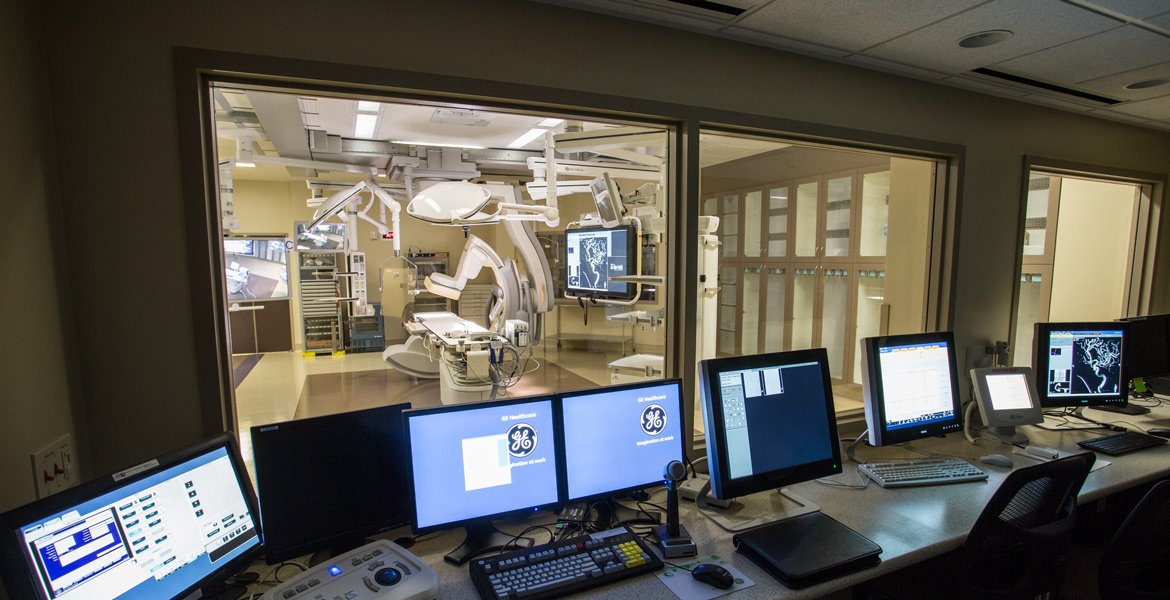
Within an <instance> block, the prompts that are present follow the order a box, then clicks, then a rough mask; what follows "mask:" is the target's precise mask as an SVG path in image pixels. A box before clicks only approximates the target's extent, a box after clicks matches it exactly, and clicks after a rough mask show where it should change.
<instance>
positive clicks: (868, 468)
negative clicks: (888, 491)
mask: <svg viewBox="0 0 1170 600" xmlns="http://www.w3.org/2000/svg"><path fill="white" fill-rule="evenodd" d="M858 468H859V469H860V470H861V472H862V473H865V474H866V475H868V476H869V478H870V479H872V480H874V481H876V482H877V483H878V485H880V486H882V487H905V486H910V485H938V484H940V483H963V482H967V481H983V480H985V479H987V473H984V472H983V471H982V470H980V469H979V467H976V466H975V465H972V464H971V463H969V462H966V461H962V460H959V459H957V458H932V459H927V460H914V461H899V462H887V463H867V464H863V465H861V466H860V467H858Z"/></svg>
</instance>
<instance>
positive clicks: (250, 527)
mask: <svg viewBox="0 0 1170 600" xmlns="http://www.w3.org/2000/svg"><path fill="white" fill-rule="evenodd" d="M255 507H256V499H255V494H254V493H253V492H252V487H251V484H250V482H249V481H248V474H247V472H246V471H245V470H244V466H243V461H242V460H240V455H239V449H238V447H237V445H236V442H235V438H234V437H232V436H231V435H230V434H222V435H220V436H218V437H216V438H212V439H210V440H207V441H206V442H203V443H201V444H198V445H196V446H194V447H191V448H187V449H184V450H181V451H179V452H175V453H172V454H168V455H166V456H163V457H160V458H158V459H155V460H152V461H150V462H147V463H144V464H142V465H139V466H137V467H134V468H132V469H129V470H127V471H123V472H121V473H117V474H114V475H112V476H106V477H101V478H98V479H95V480H93V481H90V482H87V483H84V484H82V485H80V486H77V487H74V488H70V489H67V490H65V491H63V492H60V493H58V494H57V495H54V496H50V497H48V498H45V499H43V500H40V501H38V502H35V503H33V504H29V505H27V506H24V507H21V508H18V509H15V510H12V511H9V512H7V513H5V514H4V515H0V528H2V529H0V535H2V536H3V539H2V542H0V573H2V574H3V577H4V586H5V588H6V589H7V591H8V593H9V595H10V596H11V597H12V598H37V599H38V600H49V599H50V598H52V599H63V600H83V599H84V600H115V599H117V600H160V599H161V600H167V599H178V598H188V597H202V596H203V595H214V594H215V593H218V592H217V588H218V587H222V584H223V582H224V580H226V579H227V577H229V576H231V575H232V574H234V573H235V572H237V571H238V570H240V569H242V568H244V567H246V566H247V565H248V564H249V563H250V562H251V561H252V560H253V559H254V558H255V557H256V556H258V554H259V553H260V550H261V545H260V539H261V538H260V528H259V527H257V523H256V519H255V515H256V510H255Z"/></svg>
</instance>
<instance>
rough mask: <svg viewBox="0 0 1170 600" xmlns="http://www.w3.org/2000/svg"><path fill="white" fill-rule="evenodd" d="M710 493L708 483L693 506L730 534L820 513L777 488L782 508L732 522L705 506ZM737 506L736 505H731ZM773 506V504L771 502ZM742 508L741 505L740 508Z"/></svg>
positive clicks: (794, 495)
mask: <svg viewBox="0 0 1170 600" xmlns="http://www.w3.org/2000/svg"><path fill="white" fill-rule="evenodd" d="M710 491H711V483H710V482H708V483H706V484H704V485H703V488H702V489H700V490H699V495H698V496H696V497H695V506H696V507H697V508H698V509H699V512H701V513H703V514H704V515H707V518H708V519H711V520H712V521H714V522H715V524H716V525H719V526H720V527H722V528H723V529H725V530H727V531H731V532H737V531H744V530H747V529H751V528H753V527H758V526H760V525H763V524H765V523H772V522H775V521H783V520H785V519H791V518H792V517H799V516H800V515H807V514H809V513H814V512H820V510H821V507H820V506H818V505H816V504H814V503H812V502H810V501H809V500H807V499H805V498H802V497H800V496H798V495H797V494H795V493H793V492H791V491H789V490H788V489H787V488H779V489H777V490H776V492H777V493H778V494H779V498H780V501H781V503H782V504H783V505H784V506H783V508H781V509H779V510H777V511H776V512H772V513H769V514H766V515H761V516H757V517H753V518H750V519H742V520H732V519H731V518H729V517H727V516H724V515H721V514H719V513H718V512H717V511H715V510H714V509H712V508H711V507H710V505H708V504H707V493H708V492H710ZM734 504H737V503H733V505H734ZM773 504H775V502H773ZM740 508H742V505H741V506H740Z"/></svg>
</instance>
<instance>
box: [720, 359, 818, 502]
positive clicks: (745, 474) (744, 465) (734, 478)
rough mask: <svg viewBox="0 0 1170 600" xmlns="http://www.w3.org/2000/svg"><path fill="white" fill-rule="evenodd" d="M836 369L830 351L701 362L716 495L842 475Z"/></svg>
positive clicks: (727, 494)
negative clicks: (832, 370)
mask: <svg viewBox="0 0 1170 600" xmlns="http://www.w3.org/2000/svg"><path fill="white" fill-rule="evenodd" d="M828 364H829V361H828V355H827V354H826V352H825V349H824V348H817V349H814V350H798V351H793V352H778V353H773V354H759V355H754V356H736V357H730V358H718V359H712V360H705V361H702V362H700V363H699V370H700V394H701V396H702V398H701V399H702V403H703V420H704V423H705V425H706V434H707V435H706V437H707V461H708V463H709V467H710V471H711V489H712V491H713V493H714V495H715V497H717V498H723V499H726V498H732V497H736V496H742V495H745V494H752V493H755V492H759V491H763V490H766V489H770V488H778V487H781V486H784V485H789V484H794V483H799V482H802V481H808V480H810V479H815V478H818V477H825V476H827V475H832V474H834V473H840V472H841V450H840V447H839V445H838V442H837V421H836V415H835V413H834V409H833V392H832V387H831V379H830V376H829V366H828Z"/></svg>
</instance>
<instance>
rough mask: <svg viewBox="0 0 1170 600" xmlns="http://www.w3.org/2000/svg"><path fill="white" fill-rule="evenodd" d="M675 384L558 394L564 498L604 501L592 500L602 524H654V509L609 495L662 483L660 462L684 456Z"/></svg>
mask: <svg viewBox="0 0 1170 600" xmlns="http://www.w3.org/2000/svg"><path fill="white" fill-rule="evenodd" d="M679 386H680V382H679V380H677V379H667V380H657V381H649V382H644V383H635V384H629V385H620V386H606V387H602V388H597V389H591V390H583V391H577V392H567V393H564V394H561V412H562V415H563V417H562V418H561V419H560V423H562V424H563V425H562V426H563V434H562V436H561V439H562V440H564V457H563V462H562V464H563V465H564V471H565V477H564V482H563V485H564V490H563V497H564V498H565V499H566V500H568V501H569V502H579V501H583V500H604V502H595V503H593V504H594V507H595V508H596V509H597V510H598V513H599V514H598V517H597V520H598V521H600V522H603V526H604V523H632V522H638V521H652V522H653V524H657V523H658V521H659V518H660V517H659V516H658V514H657V513H645V512H642V511H634V510H631V509H628V508H626V507H624V506H621V505H619V504H617V503H616V502H615V501H613V497H614V496H617V495H621V494H624V493H628V492H633V491H638V490H642V489H645V488H649V487H653V486H657V485H661V484H662V482H663V479H662V472H663V467H665V466H666V464H667V463H668V462H670V461H672V460H677V461H684V460H686V458H685V456H684V453H683V434H682V421H683V418H682V394H681V391H680V387H679Z"/></svg>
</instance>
